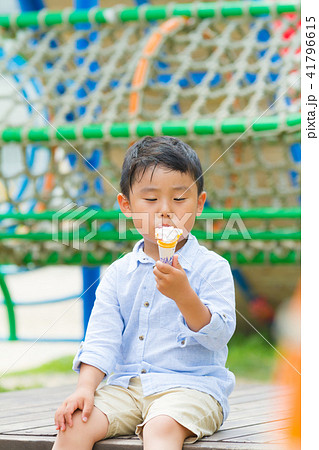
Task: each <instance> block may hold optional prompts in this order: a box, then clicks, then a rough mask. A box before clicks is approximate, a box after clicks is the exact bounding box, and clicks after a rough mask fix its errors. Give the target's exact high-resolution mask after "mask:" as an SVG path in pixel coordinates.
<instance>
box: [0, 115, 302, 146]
mask: <svg viewBox="0 0 319 450" xmlns="http://www.w3.org/2000/svg"><path fill="white" fill-rule="evenodd" d="M282 121H283V122H284V125H286V126H287V127H289V128H291V129H292V131H296V130H300V126H301V114H300V113H295V114H289V115H287V116H286V117H282V116H271V117H262V118H256V119H248V118H245V117H237V118H229V119H225V120H224V121H222V122H221V124H220V128H219V129H218V127H217V126H216V121H215V120H214V119H202V120H197V121H195V122H193V123H191V124H190V123H189V122H188V121H187V120H171V121H164V122H160V123H156V122H138V123H136V124H135V125H134V126H133V124H131V125H130V124H129V123H126V122H123V123H113V124H112V125H111V126H110V128H109V132H108V133H107V132H106V130H105V127H104V126H103V125H102V124H93V125H85V126H82V127H81V126H79V125H77V126H74V125H65V126H61V127H57V129H56V131H55V133H53V134H54V136H55V138H56V139H58V140H65V139H66V140H68V141H72V140H76V139H79V138H84V139H110V138H134V137H135V136H139V137H143V136H148V135H151V136H155V135H156V134H157V132H156V130H160V131H159V133H160V134H163V135H171V136H187V135H190V134H195V135H214V134H217V133H218V132H219V131H220V132H221V133H222V134H239V133H244V132H245V131H247V130H248V129H249V128H251V130H252V131H254V132H255V133H256V136H257V135H258V133H259V132H263V131H271V130H275V129H277V128H278V127H279V126H280V125H281V124H282ZM293 128H296V130H293ZM50 131H51V129H50V128H49V127H43V128H28V129H25V128H23V127H21V128H6V129H4V130H3V131H2V132H1V134H0V141H1V140H2V141H3V142H23V141H24V140H25V138H24V136H27V141H29V142H42V141H49V140H50V136H51V134H52V133H50Z"/></svg>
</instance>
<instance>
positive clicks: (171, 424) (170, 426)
mask: <svg viewBox="0 0 319 450" xmlns="http://www.w3.org/2000/svg"><path fill="white" fill-rule="evenodd" d="M190 435H192V432H191V431H190V430H188V429H187V428H185V427H184V426H183V425H181V424H180V423H178V422H176V420H174V419H173V418H172V417H170V416H165V415H159V416H156V417H153V418H152V419H150V420H149V421H148V422H146V424H145V425H144V428H143V437H144V438H145V437H146V438H147V436H152V437H153V438H154V437H156V436H158V437H160V438H162V437H164V436H165V437H168V436H176V437H179V438H181V439H185V438H186V437H187V436H190Z"/></svg>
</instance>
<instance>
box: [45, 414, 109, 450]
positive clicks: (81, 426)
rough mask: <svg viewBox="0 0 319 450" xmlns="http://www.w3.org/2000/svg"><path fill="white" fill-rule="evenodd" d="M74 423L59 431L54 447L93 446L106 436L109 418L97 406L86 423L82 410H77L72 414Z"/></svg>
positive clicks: (68, 448)
mask: <svg viewBox="0 0 319 450" xmlns="http://www.w3.org/2000/svg"><path fill="white" fill-rule="evenodd" d="M72 421H73V425H72V427H70V426H67V427H66V430H65V431H59V434H58V437H57V441H56V445H55V446H54V447H53V449H59V450H60V449H61V450H62V449H66V450H71V449H76V450H78V449H79V448H91V447H93V445H94V443H95V442H97V441H99V440H101V439H103V438H104V437H105V436H106V433H107V428H108V420H107V418H106V416H105V415H104V414H103V413H102V412H101V411H99V410H96V408H94V409H93V411H92V414H91V416H90V417H89V420H88V421H87V422H86V423H84V422H83V420H82V411H80V410H77V411H75V412H74V413H73V415H72Z"/></svg>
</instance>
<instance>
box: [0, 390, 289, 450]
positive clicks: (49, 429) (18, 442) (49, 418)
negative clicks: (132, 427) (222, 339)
mask: <svg viewBox="0 0 319 450" xmlns="http://www.w3.org/2000/svg"><path fill="white" fill-rule="evenodd" d="M73 389H74V386H73V385H69V386H64V387H61V388H41V389H30V390H25V391H16V392H8V393H2V394H0V450H22V449H23V450H31V449H32V450H33V449H37V450H48V449H51V448H52V445H53V442H54V437H55V435H56V430H55V426H54V422H53V420H54V412H55V410H56V408H57V406H58V405H59V404H60V403H61V401H62V400H63V399H64V398H65V397H66V396H67V395H68V394H69V393H71V392H72V391H73ZM289 398H290V393H289V390H288V388H283V387H282V386H277V385H271V384H258V383H254V384H247V383H238V384H237V386H236V388H235V390H234V392H233V393H232V395H231V397H230V409H231V412H230V415H229V417H228V419H227V420H226V422H225V423H224V424H223V426H222V428H221V429H220V430H219V431H218V432H217V433H215V434H214V435H213V436H211V437H208V438H204V439H202V440H201V441H199V442H198V443H196V444H187V445H185V446H184V448H186V449H189V450H196V449H201V450H206V449H224V450H226V449H227V450H235V449H237V450H240V449H242V450H244V449H245V450H253V449H254V450H257V449H258V450H268V449H269V450H270V449H271V450H282V448H283V447H284V444H285V443H287V442H288V436H287V435H288V427H289V417H290V416H291V410H290V409H289V406H288V402H287V400H289ZM119 449H121V450H129V449H130V450H132V449H139V450H140V449H142V445H141V442H140V441H139V439H138V438H137V437H136V436H124V437H121V438H114V439H109V440H105V441H101V442H99V443H97V444H96V445H95V446H94V450H119Z"/></svg>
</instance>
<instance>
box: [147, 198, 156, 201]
mask: <svg viewBox="0 0 319 450" xmlns="http://www.w3.org/2000/svg"><path fill="white" fill-rule="evenodd" d="M144 200H147V201H148V202H155V200H157V198H144Z"/></svg>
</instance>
